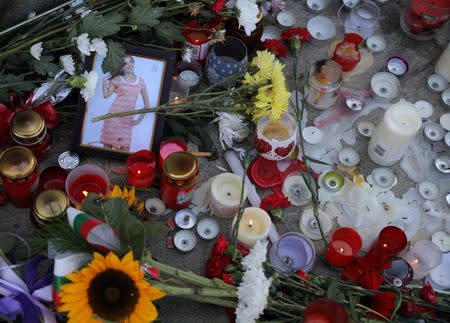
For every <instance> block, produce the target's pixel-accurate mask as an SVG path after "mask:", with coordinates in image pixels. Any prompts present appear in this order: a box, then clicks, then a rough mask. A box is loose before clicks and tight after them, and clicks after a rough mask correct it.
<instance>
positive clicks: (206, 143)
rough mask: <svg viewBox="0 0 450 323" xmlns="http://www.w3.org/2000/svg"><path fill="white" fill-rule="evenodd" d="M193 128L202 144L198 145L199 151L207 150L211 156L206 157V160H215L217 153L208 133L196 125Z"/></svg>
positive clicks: (217, 156)
mask: <svg viewBox="0 0 450 323" xmlns="http://www.w3.org/2000/svg"><path fill="white" fill-rule="evenodd" d="M194 130H195V132H196V133H197V134H198V135H199V136H200V139H201V140H202V145H201V146H199V147H198V148H199V151H208V152H210V153H211V157H208V160H217V159H218V158H219V153H218V152H217V147H216V145H215V144H214V142H213V141H212V139H211V137H210V136H209V134H208V133H207V132H206V131H205V129H204V128H200V127H199V126H198V125H195V126H194Z"/></svg>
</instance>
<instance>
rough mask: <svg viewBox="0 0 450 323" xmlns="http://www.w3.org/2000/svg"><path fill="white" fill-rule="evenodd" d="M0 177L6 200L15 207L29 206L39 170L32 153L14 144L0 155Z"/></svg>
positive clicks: (34, 193) (36, 185) (35, 190)
mask: <svg viewBox="0 0 450 323" xmlns="http://www.w3.org/2000/svg"><path fill="white" fill-rule="evenodd" d="M0 177H1V179H2V182H3V188H4V189H5V193H6V196H7V197H8V200H9V201H10V202H11V203H12V204H13V205H14V206H16V207H20V208H26V207H31V206H32V204H33V199H34V197H35V195H36V192H37V189H38V185H39V170H38V167H37V160H36V157H35V156H34V154H33V153H32V152H31V150H29V149H28V148H25V147H20V146H14V147H10V148H8V149H6V150H5V151H3V152H2V153H1V155H0Z"/></svg>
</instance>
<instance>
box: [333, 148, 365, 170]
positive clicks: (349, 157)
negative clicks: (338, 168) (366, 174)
mask: <svg viewBox="0 0 450 323" xmlns="http://www.w3.org/2000/svg"><path fill="white" fill-rule="evenodd" d="M338 160H339V162H340V163H341V164H342V165H344V166H347V167H352V166H356V165H357V164H358V163H359V160H360V158H359V154H358V152H357V151H356V150H355V149H353V148H344V149H342V150H341V151H340V152H339V154H338Z"/></svg>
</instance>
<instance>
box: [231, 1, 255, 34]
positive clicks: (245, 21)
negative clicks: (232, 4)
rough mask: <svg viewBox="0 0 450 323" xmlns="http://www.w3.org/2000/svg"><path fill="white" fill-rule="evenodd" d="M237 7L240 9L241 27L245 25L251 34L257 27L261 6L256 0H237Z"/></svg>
mask: <svg viewBox="0 0 450 323" xmlns="http://www.w3.org/2000/svg"><path fill="white" fill-rule="evenodd" d="M236 8H238V9H239V17H238V22H239V27H241V26H242V27H244V29H245V33H246V34H247V36H250V34H251V33H252V31H253V30H255V29H256V24H257V23H258V21H259V19H258V14H259V8H258V5H257V4H256V0H237V1H236Z"/></svg>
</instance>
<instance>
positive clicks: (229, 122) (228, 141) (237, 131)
mask: <svg viewBox="0 0 450 323" xmlns="http://www.w3.org/2000/svg"><path fill="white" fill-rule="evenodd" d="M217 115H218V117H217V118H215V119H214V120H213V121H212V122H218V124H219V141H220V144H221V146H222V148H223V149H224V150H225V149H226V147H227V146H228V147H230V148H231V147H232V146H233V139H237V140H242V139H244V138H246V137H247V136H248V134H249V129H248V124H247V123H245V122H244V120H245V118H244V116H242V115H241V114H239V113H227V112H217Z"/></svg>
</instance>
